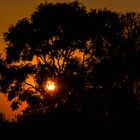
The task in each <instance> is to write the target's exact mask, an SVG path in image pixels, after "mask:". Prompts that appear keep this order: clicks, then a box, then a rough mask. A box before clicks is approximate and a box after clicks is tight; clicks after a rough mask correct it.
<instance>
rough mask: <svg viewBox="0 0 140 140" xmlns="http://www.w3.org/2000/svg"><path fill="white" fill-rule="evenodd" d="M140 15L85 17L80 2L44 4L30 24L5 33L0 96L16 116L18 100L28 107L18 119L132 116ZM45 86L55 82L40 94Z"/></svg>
mask: <svg viewBox="0 0 140 140" xmlns="http://www.w3.org/2000/svg"><path fill="white" fill-rule="evenodd" d="M139 17H140V15H139V14H137V13H126V14H121V13H117V12H112V11H110V10H107V9H103V10H96V9H95V10H90V11H87V10H86V8H85V7H84V6H83V5H81V4H80V3H79V2H77V1H76V2H70V3H56V4H53V3H43V4H40V5H39V6H38V7H37V9H36V11H35V12H33V14H32V15H31V17H30V18H29V19H28V18H26V19H21V20H19V21H18V22H17V23H16V24H15V25H12V26H11V27H10V28H9V30H8V31H7V32H6V33H5V34H4V39H5V41H6V42H7V48H6V59H5V60H3V61H0V67H2V69H1V71H0V74H1V75H0V76H1V77H0V80H1V85H0V90H1V92H3V93H5V94H7V95H8V100H9V101H11V102H12V105H11V107H12V109H13V110H15V109H17V108H18V107H19V105H20V104H21V103H22V102H26V104H27V105H28V107H27V108H26V109H25V110H24V111H23V114H24V117H23V116H20V117H18V118H19V120H20V119H21V120H22V117H23V118H24V119H25V118H26V116H27V117H29V116H34V114H36V115H38V114H41V113H42V114H45V115H46V114H50V112H52V114H53V112H55V111H56V112H57V111H58V110H59V111H60V112H61V110H63V111H62V112H63V114H67V113H68V110H69V111H70V112H76V113H79V112H80V113H83V114H90V115H92V117H93V116H94V118H95V119H100V118H102V119H107V120H108V119H110V118H112V117H114V116H115V117H116V116H117V117H120V114H121V115H122V116H124V117H126V116H130V117H131V115H130V114H131V113H132V112H133V111H134V110H135V109H137V108H138V107H137V101H138V98H137V97H136V96H135V95H134V91H135V87H134V85H135V83H136V82H138V81H139V79H140V75H139V70H140V64H139V56H140V55H139V53H140V50H139V49H140V22H139ZM47 80H53V81H55V83H56V85H57V90H56V91H54V92H52V93H51V92H49V91H47V90H46V89H45V84H46V81H47ZM130 104H131V105H130ZM130 108H131V109H130ZM59 111H58V112H59ZM60 112H59V113H60ZM59 113H58V114H59ZM54 114H55V113H54ZM58 114H57V115H58ZM90 115H89V116H90ZM39 116H40V115H39ZM58 118H60V117H58ZM25 120H26V119H25Z"/></svg>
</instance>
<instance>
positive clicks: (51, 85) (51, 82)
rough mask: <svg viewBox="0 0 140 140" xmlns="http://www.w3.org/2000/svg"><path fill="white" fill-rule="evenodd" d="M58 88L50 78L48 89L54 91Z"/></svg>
mask: <svg viewBox="0 0 140 140" xmlns="http://www.w3.org/2000/svg"><path fill="white" fill-rule="evenodd" d="M55 88H56V86H55V83H54V82H53V81H51V80H48V81H47V83H46V89H47V90H50V91H54V90H55Z"/></svg>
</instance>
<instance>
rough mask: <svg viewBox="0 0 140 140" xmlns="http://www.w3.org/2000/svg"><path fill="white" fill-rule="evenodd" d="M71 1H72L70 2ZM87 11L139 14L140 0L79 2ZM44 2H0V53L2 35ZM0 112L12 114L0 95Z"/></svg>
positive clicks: (0, 0) (16, 0)
mask: <svg viewBox="0 0 140 140" xmlns="http://www.w3.org/2000/svg"><path fill="white" fill-rule="evenodd" d="M64 1H65V2H66V1H70V0H48V2H64ZM71 1H72V0H71ZM80 1H81V2H82V3H83V4H84V5H85V6H86V7H87V8H88V9H91V8H93V9H95V8H104V7H106V8H109V9H111V10H116V11H119V12H127V11H135V12H140V0H80ZM41 2H45V0H0V53H1V52H2V50H3V48H4V46H5V45H4V42H3V40H2V33H3V32H5V31H7V29H8V27H9V26H10V25H11V24H15V23H16V22H17V21H18V20H19V19H21V18H24V17H29V16H30V15H31V13H32V12H33V11H34V9H35V7H37V5H38V4H40V3H41ZM0 111H3V112H5V113H6V115H7V116H8V117H10V116H11V114H12V112H11V110H10V108H9V104H8V103H7V101H6V100H5V98H4V97H3V96H2V95H0Z"/></svg>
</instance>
